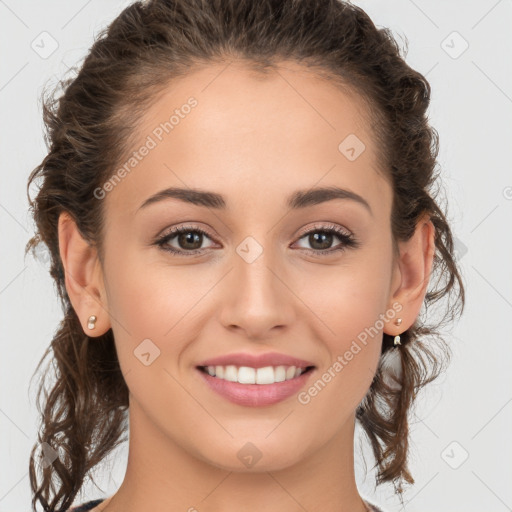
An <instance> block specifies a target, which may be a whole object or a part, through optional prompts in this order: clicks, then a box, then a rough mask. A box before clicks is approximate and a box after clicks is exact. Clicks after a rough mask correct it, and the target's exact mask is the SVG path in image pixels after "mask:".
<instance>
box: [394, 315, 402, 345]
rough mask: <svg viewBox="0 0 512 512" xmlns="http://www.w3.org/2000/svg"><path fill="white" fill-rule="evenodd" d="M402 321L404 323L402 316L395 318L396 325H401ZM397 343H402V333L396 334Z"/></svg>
mask: <svg viewBox="0 0 512 512" xmlns="http://www.w3.org/2000/svg"><path fill="white" fill-rule="evenodd" d="M401 323H402V319H401V318H397V319H396V320H395V325H400V324H401ZM396 345H402V344H401V343H400V334H397V335H396V336H395V346H396Z"/></svg>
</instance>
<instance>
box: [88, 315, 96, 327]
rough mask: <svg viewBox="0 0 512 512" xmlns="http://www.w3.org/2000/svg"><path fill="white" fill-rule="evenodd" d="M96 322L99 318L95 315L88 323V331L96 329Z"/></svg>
mask: <svg viewBox="0 0 512 512" xmlns="http://www.w3.org/2000/svg"><path fill="white" fill-rule="evenodd" d="M96 320H97V318H96V317H95V316H94V315H91V316H90V317H89V321H88V323H87V328H88V329H94V327H95V325H94V324H95V323H96Z"/></svg>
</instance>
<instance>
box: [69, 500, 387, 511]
mask: <svg viewBox="0 0 512 512" xmlns="http://www.w3.org/2000/svg"><path fill="white" fill-rule="evenodd" d="M104 500H105V499H104V498H103V499H98V500H91V501H86V502H85V503H82V504H81V505H79V506H77V507H74V508H70V509H69V512H86V511H87V510H91V509H93V508H94V507H95V506H96V505H98V504H99V503H101V502H102V501H104ZM365 503H366V504H367V505H368V506H369V507H370V510H371V511H372V512H384V511H383V510H382V509H380V508H378V507H377V506H376V505H372V504H371V503H368V502H367V501H366V502H365Z"/></svg>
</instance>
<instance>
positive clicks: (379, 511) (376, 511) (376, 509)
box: [364, 500, 386, 512]
mask: <svg viewBox="0 0 512 512" xmlns="http://www.w3.org/2000/svg"><path fill="white" fill-rule="evenodd" d="M364 503H365V505H366V506H367V507H368V509H369V510H370V511H371V512H386V511H385V510H382V509H381V508H380V507H378V506H377V505H373V504H372V503H370V502H369V501H367V500H364Z"/></svg>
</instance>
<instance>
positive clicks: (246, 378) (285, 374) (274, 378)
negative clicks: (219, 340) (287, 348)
mask: <svg viewBox="0 0 512 512" xmlns="http://www.w3.org/2000/svg"><path fill="white" fill-rule="evenodd" d="M314 368H315V367H314V366H306V367H304V368H301V367H296V366H285V365H279V366H265V367H263V368H252V367H250V366H234V365H226V366H197V369H198V370H200V371H202V372H203V373H206V374H207V375H209V376H210V377H214V378H216V379H219V380H224V381H228V382H236V383H239V384H263V385H268V384H278V383H280V382H287V381H290V380H294V379H296V378H298V377H300V376H301V375H303V374H305V373H308V372H310V371H311V370H313V369H314Z"/></svg>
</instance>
